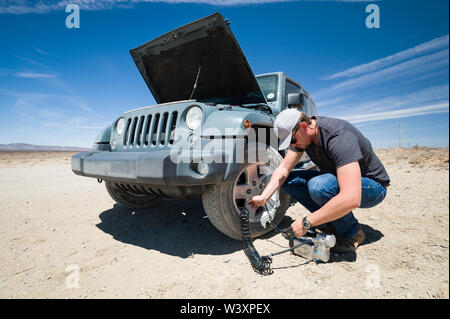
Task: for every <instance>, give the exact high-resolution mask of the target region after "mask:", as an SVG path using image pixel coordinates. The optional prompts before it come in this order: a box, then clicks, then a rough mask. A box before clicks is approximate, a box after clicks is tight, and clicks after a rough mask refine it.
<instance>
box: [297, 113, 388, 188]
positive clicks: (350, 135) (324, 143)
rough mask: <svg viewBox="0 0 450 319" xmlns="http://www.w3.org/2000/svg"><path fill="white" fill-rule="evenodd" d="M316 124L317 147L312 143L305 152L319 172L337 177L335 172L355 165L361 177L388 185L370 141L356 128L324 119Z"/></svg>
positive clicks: (342, 121)
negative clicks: (317, 134)
mask: <svg viewBox="0 0 450 319" xmlns="http://www.w3.org/2000/svg"><path fill="white" fill-rule="evenodd" d="M316 121H317V125H318V129H319V137H318V142H317V147H316V146H315V145H314V143H311V145H309V146H308V147H307V148H306V150H305V151H306V153H307V154H308V156H309V157H310V158H311V160H312V161H313V162H314V163H315V164H316V165H317V166H318V167H319V169H320V171H321V172H323V173H331V174H333V175H336V169H337V168H339V167H342V166H344V165H346V164H349V163H352V162H356V161H358V162H359V166H360V168H361V176H362V177H367V178H370V179H373V180H375V181H377V182H379V183H380V184H382V185H383V186H387V185H389V183H390V179H389V176H388V174H387V172H386V170H385V168H384V166H383V164H382V163H381V161H380V159H379V158H378V157H377V155H376V154H375V152H374V151H373V148H372V145H371V144H370V141H369V140H368V139H367V138H365V137H364V136H363V135H362V134H361V132H360V131H359V130H358V129H357V128H356V127H354V126H353V125H352V124H350V123H349V122H347V121H344V120H340V119H335V118H329V117H323V116H317V117H316ZM290 149H292V150H293V151H297V150H296V149H295V148H290Z"/></svg>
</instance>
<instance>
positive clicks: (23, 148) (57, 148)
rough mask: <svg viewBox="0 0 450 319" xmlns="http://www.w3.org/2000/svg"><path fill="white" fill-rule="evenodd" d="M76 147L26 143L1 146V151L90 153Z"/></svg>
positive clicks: (86, 149) (85, 149)
mask: <svg viewBox="0 0 450 319" xmlns="http://www.w3.org/2000/svg"><path fill="white" fill-rule="evenodd" d="M88 150H89V149H88V148H84V147H76V146H53V145H33V144H25V143H11V144H0V151H88Z"/></svg>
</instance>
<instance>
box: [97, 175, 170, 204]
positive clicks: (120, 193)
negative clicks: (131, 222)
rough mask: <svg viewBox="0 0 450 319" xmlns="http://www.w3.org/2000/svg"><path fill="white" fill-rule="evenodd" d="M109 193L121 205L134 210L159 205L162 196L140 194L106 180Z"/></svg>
mask: <svg viewBox="0 0 450 319" xmlns="http://www.w3.org/2000/svg"><path fill="white" fill-rule="evenodd" d="M105 186H106V190H107V191H108V194H109V195H110V196H111V198H112V199H114V200H115V201H116V202H117V203H118V204H119V205H122V206H125V207H127V208H131V209H134V210H140V209H148V208H152V207H155V206H157V205H158V204H159V203H160V202H161V198H160V197H159V196H157V195H148V194H138V193H134V192H131V191H128V190H124V189H121V188H119V187H117V186H116V185H114V183H112V182H106V181H105Z"/></svg>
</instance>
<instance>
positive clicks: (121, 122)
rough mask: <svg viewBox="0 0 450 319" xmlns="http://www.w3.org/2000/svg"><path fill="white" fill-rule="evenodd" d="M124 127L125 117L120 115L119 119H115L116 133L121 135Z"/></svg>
mask: <svg viewBox="0 0 450 319" xmlns="http://www.w3.org/2000/svg"><path fill="white" fill-rule="evenodd" d="M124 128H125V119H124V118H123V117H121V118H120V119H118V120H117V124H116V130H117V134H119V135H122V133H123V129H124Z"/></svg>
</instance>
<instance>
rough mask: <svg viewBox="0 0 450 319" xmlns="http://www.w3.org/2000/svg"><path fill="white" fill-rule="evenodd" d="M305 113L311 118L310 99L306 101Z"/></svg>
mask: <svg viewBox="0 0 450 319" xmlns="http://www.w3.org/2000/svg"><path fill="white" fill-rule="evenodd" d="M305 113H306V115H308V116H311V100H310V99H309V98H307V99H306V105H305Z"/></svg>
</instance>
